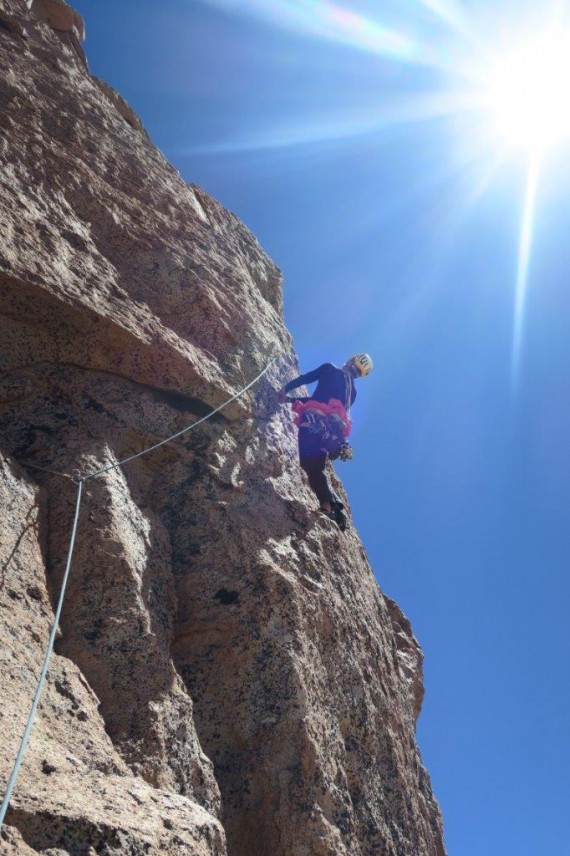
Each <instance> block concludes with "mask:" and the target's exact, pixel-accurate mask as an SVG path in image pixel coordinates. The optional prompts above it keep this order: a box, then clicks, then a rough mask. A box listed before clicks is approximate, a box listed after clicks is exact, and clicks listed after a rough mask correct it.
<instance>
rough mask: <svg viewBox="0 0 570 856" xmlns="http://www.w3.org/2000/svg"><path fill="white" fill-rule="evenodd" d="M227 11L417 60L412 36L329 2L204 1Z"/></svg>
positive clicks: (306, 0)
mask: <svg viewBox="0 0 570 856" xmlns="http://www.w3.org/2000/svg"><path fill="white" fill-rule="evenodd" d="M202 2H203V3H206V4H207V5H209V6H215V7H217V8H220V9H224V10H226V11H228V12H233V13H236V14H241V15H252V16H255V17H257V18H261V19H262V20H266V21H268V22H269V23H271V24H273V25H274V26H276V27H280V28H282V29H286V30H291V31H293V32H295V33H297V34H298V35H301V36H311V37H315V38H319V39H323V40H326V41H332V42H336V43H337V44H343V45H347V46H350V47H353V48H357V49H359V50H363V51H367V52H370V53H374V54H378V55H380V56H385V57H389V58H391V59H395V60H400V61H403V62H415V61H417V54H418V45H417V42H416V41H415V40H414V39H412V38H411V37H410V36H408V35H405V34H404V33H400V32H398V31H396V30H393V29H390V28H389V27H385V26H383V25H382V24H380V23H378V22H377V21H373V20H371V19H370V18H367V17H366V16H365V15H361V14H359V13H358V12H354V11H352V10H351V9H347V8H345V7H344V6H341V5H340V4H338V3H332V2H328V0H272V2H268V0H202Z"/></svg>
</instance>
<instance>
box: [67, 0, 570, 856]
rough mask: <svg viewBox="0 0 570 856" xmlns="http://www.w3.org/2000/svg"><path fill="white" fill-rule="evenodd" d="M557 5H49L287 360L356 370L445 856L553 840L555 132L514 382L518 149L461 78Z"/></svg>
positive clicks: (562, 673) (535, 223)
mask: <svg viewBox="0 0 570 856" xmlns="http://www.w3.org/2000/svg"><path fill="white" fill-rule="evenodd" d="M565 5H566V4H564V3H559V2H552V3H542V2H540V0H533V3H530V2H529V3H525V2H517V3H515V2H502V1H501V0H494V2H493V3H492V4H491V3H490V2H489V3H486V2H473V3H463V4H459V3H458V2H455V0H423V2H419V0H418V1H417V2H412V0H399V2H398V3H396V2H389V0H388V2H384V3H380V2H378V0H376V2H372V1H371V0H369V2H365V0H362V2H346V3H344V4H340V3H336V4H333V3H326V2H318V0H313V2H309V0H305V2H294V0H289V2H284V0H283V2H281V1H280V0H275V2H270V0H265V2H263V3H262V2H261V0H240V2H231V0H194V2H193V0H161V3H160V4H157V3H154V2H153V3H151V2H150V0H120V2H118V3H117V2H116V0H113V2H111V0H97V2H96V3H93V2H89V0H77V1H76V2H75V6H76V7H77V8H78V9H79V11H80V12H81V13H82V14H83V16H84V17H85V20H86V24H87V42H86V50H87V54H88V57H89V61H90V65H91V69H92V71H93V72H94V73H95V74H97V75H98V76H100V77H102V78H104V79H105V80H107V81H108V82H109V83H111V84H112V85H113V86H115V87H116V88H117V89H118V90H119V91H120V92H121V93H122V94H123V95H124V96H125V97H126V98H127V100H128V101H129V102H130V103H131V105H132V106H133V107H134V108H135V110H136V111H137V112H138V113H139V115H140V116H141V118H142V120H143V122H144V124H145V127H146V128H147V130H148V131H149V133H150V135H151V137H152V139H153V141H154V142H155V143H156V144H157V145H158V146H159V147H160V148H161V149H162V150H163V152H164V153H165V155H166V156H167V157H168V159H169V160H170V161H171V162H172V163H173V164H174V165H175V166H176V167H177V168H178V169H179V170H180V172H181V174H182V176H183V177H184V178H185V179H186V180H187V181H189V182H194V183H197V184H199V185H201V186H202V187H203V188H204V189H205V190H207V191H208V192H209V193H210V194H212V195H213V196H215V197H216V198H217V199H219V200H220V201H221V202H222V203H223V204H224V205H226V206H227V207H228V208H230V209H231V210H232V211H234V212H235V213H236V214H237V215H238V216H239V217H240V218H241V219H242V220H243V221H244V222H245V223H246V224H247V225H248V226H249V227H250V228H251V229H252V231H253V232H254V233H255V235H256V236H257V237H258V239H259V240H260V242H261V244H262V246H263V247H264V249H265V250H266V251H267V252H268V254H269V255H270V256H271V257H272V258H273V259H274V260H275V261H276V263H277V264H278V265H279V266H280V268H281V269H282V271H283V274H284V278H285V306H286V320H287V324H288V326H289V329H290V330H291V332H292V334H293V336H294V342H295V347H296V350H297V352H298V354H299V357H300V362H301V367H302V369H303V370H304V371H308V370H310V369H312V368H314V367H315V366H317V365H319V364H320V363H322V362H324V361H333V362H336V363H337V364H341V363H342V362H344V360H345V359H346V357H347V356H349V355H350V354H352V353H354V352H355V351H360V350H364V351H367V352H369V353H370V354H371V355H372V356H373V358H374V360H375V363H376V369H375V371H374V373H373V375H372V376H371V377H370V378H369V379H367V380H365V381H362V382H360V383H359V387H358V391H359V398H358V401H357V403H356V406H355V411H354V417H355V430H354V433H353V446H354V449H355V459H354V461H352V462H351V463H348V464H338V465H337V471H338V472H339V475H341V477H342V479H343V481H344V484H345V487H346V489H347V491H348V494H349V497H350V501H351V505H352V510H353V514H354V518H355V521H356V524H357V526H358V529H359V531H360V534H361V536H362V539H363V542H364V544H365V546H366V549H367V551H368V554H369V557H370V561H371V563H372V566H373V568H374V570H375V573H376V575H377V578H378V581H379V583H380V586H381V587H382V589H383V590H384V591H385V592H386V593H387V594H388V595H390V596H391V597H393V598H395V599H396V600H397V601H398V603H399V604H400V606H401V607H402V609H403V610H404V612H405V613H406V614H407V615H408V616H409V618H410V619H411V621H412V624H413V627H414V631H415V633H416V635H417V637H418V639H419V641H420V643H421V645H422V648H423V650H424V652H425V656H426V662H425V683H426V700H425V704H424V709H423V712H422V714H421V717H420V720H419V724H418V738H419V744H420V748H421V752H422V756H423V759H424V762H425V764H426V766H427V768H428V770H429V772H430V774H431V777H432V783H433V787H434V791H435V794H436V796H437V798H438V800H439V802H440V804H441V808H442V813H443V818H444V824H445V834H446V843H447V847H448V851H449V856H561V854H562V853H564V852H567V849H568V846H569V845H568V841H569V840H570V812H569V811H568V805H569V804H570V774H569V769H570V740H569V737H568V707H569V703H570V687H569V677H568V660H569V655H570V632H569V629H568V608H569V601H570V583H569V581H568V553H569V541H570V538H569V513H570V452H569V436H570V390H569V385H568V378H569V369H570V337H569V336H568V322H569V318H570V289H569V282H568V270H569V268H570V241H569V240H568V234H570V206H569V204H568V199H569V198H570V197H569V192H570V149H569V148H568V147H567V146H564V145H561V146H559V147H558V148H557V149H556V150H554V151H553V152H552V153H551V154H550V156H549V158H548V160H547V162H545V163H544V164H543V165H542V167H541V170H540V178H539V180H538V183H537V186H536V188H535V189H534V193H535V196H536V204H535V205H534V206H533V212H532V213H533V218H532V243H531V245H530V246H529V247H528V253H527V257H526V258H525V259H524V261H525V263H526V267H527V269H528V270H527V274H528V275H527V276H525V299H524V320H523V322H522V323H521V327H520V331H519V332H520V342H519V344H518V348H519V350H518V363H517V368H516V373H515V374H516V376H515V375H514V373H513V346H514V338H513V337H514V336H515V332H516V331H515V326H516V325H515V307H516V289H517V279H519V280H520V276H521V268H520V265H519V257H520V243H521V226H522V223H523V219H524V208H525V198H526V199H527V200H528V182H527V179H528V166H527V160H526V158H525V157H524V156H523V155H521V153H520V152H519V153H512V154H510V155H508V156H505V153H504V152H502V151H501V150H500V145H499V143H498V142H497V141H496V140H493V138H492V134H491V133H488V129H486V128H484V127H483V125H484V122H483V120H482V119H481V118H480V117H479V116H478V115H477V114H475V113H474V112H473V111H472V110H470V109H467V108H466V104H467V103H468V100H467V101H466V100H465V99H464V98H463V95H462V92H463V88H464V85H465V68H466V67H467V66H469V62H470V61H471V60H472V64H473V65H476V61H475V59H474V58H477V57H481V56H486V54H487V53H488V52H490V51H491V50H492V48H493V45H495V44H496V45H497V49H498V50H501V49H502V48H501V45H502V44H504V42H505V40H508V38H515V36H516V35H517V34H518V33H519V31H520V30H521V28H522V27H523V25H524V23H525V21H526V22H527V25H528V26H533V25H534V24H535V23H536V20H537V19H538V18H540V16H541V15H544V16H545V18H546V17H548V16H549V15H550V14H551V13H552V11H553V9H555V10H556V11H557V12H558V13H560V10H561V9H562V11H565ZM527 12H528V16H527ZM529 20H530V24H529V23H528V21H529ZM466 60H469V62H468V61H466ZM477 61H479V60H477ZM482 122H483V125H482V124H481V123H482ZM287 379H288V378H284V381H285V380H287Z"/></svg>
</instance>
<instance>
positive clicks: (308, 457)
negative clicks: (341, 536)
mask: <svg viewBox="0 0 570 856" xmlns="http://www.w3.org/2000/svg"><path fill="white" fill-rule="evenodd" d="M320 442H321V441H320V438H319V436H318V434H312V433H311V432H310V431H309V430H308V429H307V428H299V460H300V463H301V467H302V468H303V469H304V470H305V472H306V473H307V478H308V479H309V485H310V487H311V490H312V491H313V492H314V493H315V494H316V496H317V499H318V500H319V502H320V505H321V508H322V510H323V511H326V512H327V513H330V512H331V511H332V495H331V489H330V486H329V483H328V479H327V477H326V475H325V466H326V463H327V454H326V452H324V451H323V450H322V449H321V448H320Z"/></svg>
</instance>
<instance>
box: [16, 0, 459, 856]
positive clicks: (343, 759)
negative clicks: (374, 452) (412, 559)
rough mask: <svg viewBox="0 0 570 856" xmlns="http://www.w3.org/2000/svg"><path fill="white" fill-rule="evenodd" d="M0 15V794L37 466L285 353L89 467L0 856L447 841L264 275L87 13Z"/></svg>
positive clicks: (53, 466) (55, 482) (63, 522)
mask: <svg viewBox="0 0 570 856" xmlns="http://www.w3.org/2000/svg"><path fill="white" fill-rule="evenodd" d="M30 6H31V8H29V7H30ZM0 9H1V11H2V16H0V17H1V20H0V23H2V22H3V21H9V25H8V24H6V26H4V24H2V26H0V77H1V83H0V108H1V110H2V114H3V122H2V125H1V126H0V161H1V169H0V200H1V201H0V235H1V238H0V327H1V330H0V341H1V343H2V344H1V359H2V365H1V370H2V375H1V383H0V420H1V422H2V426H3V430H2V436H1V453H2V458H1V469H0V501H1V505H2V509H3V516H2V526H1V530H0V609H1V610H2V622H1V629H0V635H1V654H0V657H1V660H0V663H1V670H2V686H3V704H2V708H1V709H0V733H1V734H2V741H1V745H0V757H1V765H0V771H1V772H0V776H1V779H2V784H4V783H5V781H6V780H7V776H8V773H9V769H10V767H11V764H12V761H13V759H14V757H15V754H16V751H17V746H18V743H19V739H20V736H21V733H22V730H23V727H24V723H25V720H26V717H27V713H28V710H29V705H30V702H31V699H32V697H33V693H34V690H35V685H36V681H37V677H38V674H39V670H40V667H41V660H42V656H43V651H44V648H45V644H46V641H47V637H48V633H49V629H50V624H51V621H52V619H53V609H54V603H55V599H56V598H57V594H58V592H59V587H60V583H61V578H62V573H63V568H64V564H65V558H66V552H67V546H68V542H69V536H70V526H71V519H72V514H73V506H74V502H75V490H76V489H75V485H74V484H73V483H72V482H71V481H69V480H68V479H65V478H60V477H58V476H55V475H52V474H50V473H48V472H45V471H44V470H38V469H36V467H43V468H47V469H49V470H54V471H57V472H63V473H68V474H70V475H72V476H75V477H77V476H79V475H81V474H85V473H86V472H89V471H92V470H94V469H96V468H98V467H101V466H104V465H108V464H111V463H114V462H117V461H119V460H122V459H123V458H125V457H126V456H128V455H131V454H134V453H136V452H138V451H140V450H142V449H143V448H145V447H147V446H149V445H151V444H153V443H155V442H157V441H158V440H160V439H162V438H163V437H165V436H167V435H169V434H172V433H175V432H177V431H179V430H181V429H182V428H183V427H184V426H185V425H187V424H189V423H190V422H192V421H193V420H195V419H196V418H197V417H199V416H202V415H205V414H207V413H209V412H211V410H212V408H215V407H217V406H218V405H219V404H221V403H222V402H223V401H224V400H226V399H227V398H229V397H230V396H232V395H234V394H235V393H236V392H237V391H238V390H239V389H241V388H242V387H243V386H244V385H245V384H247V383H248V382H249V381H250V380H251V379H252V378H253V377H255V376H256V375H257V374H258V373H259V372H260V371H261V370H262V369H263V368H264V366H266V365H267V363H268V362H269V361H270V359H271V357H272V355H274V354H276V353H277V354H278V355H279V356H278V359H277V360H276V361H275V362H274V363H272V365H271V367H270V369H269V371H268V372H267V374H266V375H265V376H264V378H263V379H262V380H261V381H260V382H259V384H258V385H257V386H256V387H255V389H254V390H252V391H251V392H248V393H247V394H246V395H245V396H243V397H242V398H240V399H239V400H237V401H236V402H234V403H233V404H231V405H230V406H229V407H228V408H227V409H226V410H224V411H222V413H221V414H218V415H216V416H215V417H214V418H213V419H212V420H210V421H208V422H205V423H203V424H202V425H201V426H200V427H199V428H198V429H197V430H196V431H195V432H191V433H190V434H188V435H186V436H185V437H181V438H179V439H178V440H176V441H174V442H173V443H171V444H169V445H167V446H163V447H161V448H160V449H159V450H157V451H156V452H154V453H153V454H152V455H150V456H146V457H143V458H140V459H138V460H136V461H133V462H131V463H129V464H126V465H125V466H124V467H122V468H120V469H113V470H109V471H108V472H106V473H105V474H103V475H101V476H99V477H98V478H96V479H93V480H90V481H88V482H86V483H85V490H84V500H83V504H82V508H81V515H80V521H79V533H78V542H77V547H76V552H75V556H74V562H73V568H72V574H71V578H70V582H69V587H68V593H67V597H66V603H65V607H64V611H63V614H62V619H61V622H60V631H59V638H58V640H57V643H56V654H55V655H54V657H53V660H52V665H51V668H50V672H49V677H48V683H47V687H46V690H45V693H44V696H43V699H42V702H41V705H40V709H39V713H38V719H37V721H36V725H35V727H34V731H33V734H32V738H31V741H30V746H29V749H28V751H27V754H26V757H25V760H24V764H23V767H22V771H21V774H20V778H19V780H18V784H17V787H16V789H15V792H14V796H13V799H12V802H11V805H10V808H9V811H8V815H7V825H6V826H5V828H4V829H3V831H2V834H1V838H0V851H1V852H3V853H4V852H5V853H22V854H26V853H46V854H47V853H51V854H55V853H58V854H73V856H75V854H77V856H84V854H94V853H104V854H112V853H117V854H139V853H140V854H142V853H145V854H156V856H158V854H183V853H184V854H200V856H202V854H203V856H206V854H208V856H214V854H215V855H216V856H218V854H220V856H221V854H229V856H353V854H354V856H356V854H359V856H442V854H444V848H443V843H442V834H441V821H440V816H439V811H438V807H437V804H436V802H435V800H434V797H433V795H432V792H431V789H430V784H429V778H428V776H427V773H426V772H425V770H424V768H423V767H422V764H421V761H420V758H419V755H418V751H417V747H416V743H415V719H416V717H417V715H418V713H419V708H420V705H421V699H422V680H421V652H420V649H419V647H418V645H417V643H416V641H415V639H414V637H413V634H412V631H411V628H410V626H409V623H408V622H407V620H406V619H405V617H404V616H403V615H402V613H401V611H400V610H399V608H398V607H397V605H396V604H395V603H394V602H393V601H390V600H388V599H387V598H385V597H384V596H383V595H382V593H381V591H380V590H379V588H378V586H377V584H376V582H375V580H374V577H373V574H372V572H371V569H370V567H369V565H368V562H367V559H366V554H365V552H364V549H363V547H362V545H361V543H360V541H359V539H358V536H357V534H356V533H355V532H354V530H351V531H350V532H349V533H347V534H345V535H343V534H341V533H340V532H339V530H338V529H337V528H336V526H335V524H334V523H333V522H332V521H330V520H328V519H326V518H321V517H320V516H319V515H318V514H317V513H316V511H315V502H314V498H313V496H312V495H311V494H310V492H309V491H308V489H307V488H306V486H305V485H304V482H303V478H302V474H301V472H300V470H299V467H298V463H297V460H296V438H295V430H294V427H293V425H292V422H291V419H290V416H289V414H287V413H286V412H284V409H283V408H280V407H279V406H278V405H277V403H276V397H275V389H276V388H278V387H279V386H281V385H282V383H283V382H284V381H285V380H286V379H288V378H289V377H291V376H292V375H293V373H294V372H295V371H296V363H295V359H294V355H292V353H291V341H290V337H289V334H288V333H287V331H286V329H285V327H284V325H283V315H282V293H281V276H280V272H279V271H278V269H277V268H276V267H275V265H274V264H273V263H272V262H271V261H270V260H269V259H268V258H267V256H266V255H265V254H264V253H263V251H262V249H261V248H260V246H259V244H258V243H257V241H256V240H255V238H254V237H253V236H252V235H251V233H250V232H249V231H248V230H247V229H246V228H245V226H244V225H243V224H242V223H240V221H239V220H238V219H237V218H236V217H235V216H234V215H232V214H231V213H229V212H228V211H226V210H224V209H223V208H222V207H221V206H220V205H219V204H218V203H216V202H215V201H214V200H213V199H211V198H210V197H209V196H207V194H206V193H204V192H203V191H202V190H201V189H200V188H198V187H195V186H189V185H187V184H185V183H184V182H183V181H182V179H181V177H180V176H179V174H178V173H177V172H176V171H175V170H174V169H173V168H172V167H171V166H170V165H169V164H168V163H167V162H166V161H165V160H164V158H163V157H162V155H161V154H160V153H159V152H158V151H157V150H156V149H155V148H154V147H153V146H152V144H151V142H150V141H149V139H148V136H147V135H146V133H145V131H144V128H143V127H142V125H141V123H140V120H138V118H137V117H136V116H135V115H134V113H133V112H132V111H131V109H130V108H129V107H128V105H127V104H126V102H124V100H123V99H121V97H120V96H119V95H118V94H117V93H115V92H114V90H112V89H111V88H110V87H107V86H106V85H105V84H101V82H99V81H97V80H96V79H95V78H93V77H91V76H90V75H89V73H88V71H87V69H86V66H85V63H84V61H83V58H82V55H81V54H80V53H79V52H78V50H77V45H76V44H75V42H77V43H79V41H80V39H81V37H82V24H80V22H79V21H78V16H77V13H76V12H74V11H73V10H71V9H70V8H69V7H68V6H66V5H65V4H64V3H63V2H55V0H49V2H47V0H43V2H38V0H35V2H34V3H32V4H29V3H26V2H24V0H0ZM24 35H26V38H24ZM70 36H73V38H70ZM338 489H339V490H342V487H341V486H340V485H338Z"/></svg>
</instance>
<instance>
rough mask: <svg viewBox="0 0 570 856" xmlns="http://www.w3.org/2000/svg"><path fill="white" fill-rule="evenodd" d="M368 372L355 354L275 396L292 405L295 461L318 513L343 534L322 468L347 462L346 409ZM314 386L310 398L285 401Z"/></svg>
mask: <svg viewBox="0 0 570 856" xmlns="http://www.w3.org/2000/svg"><path fill="white" fill-rule="evenodd" d="M371 371H372V360H371V358H370V357H369V356H368V354H355V356H354V357H351V358H350V359H349V360H347V362H346V363H345V364H344V365H343V367H342V368H338V367H337V366H334V365H333V364H332V363H324V364H323V365H322V366H320V367H319V368H318V369H315V370H314V371H312V372H307V374H304V375H300V376H299V377H297V378H295V379H294V380H291V381H289V383H287V384H286V385H285V386H284V387H283V389H282V390H280V392H279V401H280V402H281V403H285V402H289V403H291V404H292V407H293V410H294V412H295V414H296V416H295V424H296V425H297V426H298V428H299V460H300V463H301V467H302V468H303V469H304V471H305V472H306V473H307V477H308V479H309V485H310V487H311V489H312V490H313V491H314V493H315V494H316V496H317V499H318V500H319V502H320V505H321V511H322V512H323V513H324V514H326V515H327V517H330V518H331V520H334V521H335V522H336V523H337V524H338V526H339V528H340V529H342V531H343V532H344V530H345V529H346V527H347V525H348V522H347V517H346V514H345V512H344V505H343V503H342V502H341V500H340V499H339V497H338V495H337V494H336V493H335V492H334V490H333V489H332V488H331V486H330V484H329V482H328V479H327V476H326V473H325V466H326V463H327V458H330V459H331V460H335V459H336V458H338V457H342V458H343V459H344V460H350V458H351V457H352V450H351V449H350V446H349V445H348V443H347V442H346V438H347V437H348V435H349V434H350V429H351V426H352V423H351V418H350V408H351V405H352V404H353V403H354V399H355V398H356V389H355V388H354V381H355V380H356V379H357V378H359V377H366V375H368V374H370V372H371ZM315 381H316V382H317V388H316V389H315V391H314V392H313V394H312V395H310V396H300V397H293V398H289V397H288V395H287V394H288V393H289V392H291V391H292V390H294V389H297V387H299V386H306V385H308V384H311V383H315Z"/></svg>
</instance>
